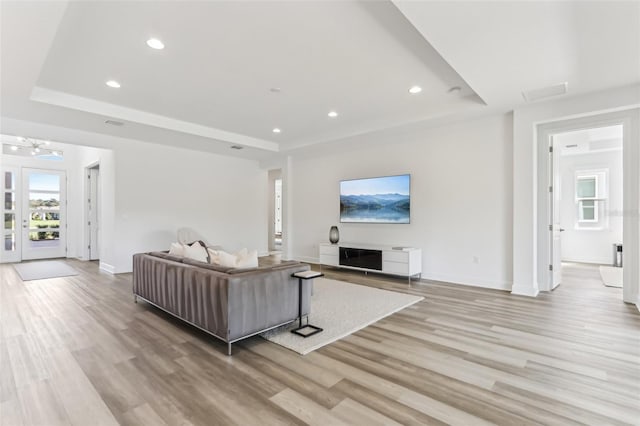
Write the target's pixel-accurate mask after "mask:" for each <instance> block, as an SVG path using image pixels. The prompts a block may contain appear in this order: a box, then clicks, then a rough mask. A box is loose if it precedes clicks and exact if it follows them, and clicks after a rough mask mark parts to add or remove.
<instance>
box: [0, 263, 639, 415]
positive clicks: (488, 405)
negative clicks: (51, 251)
mask: <svg viewBox="0 0 640 426" xmlns="http://www.w3.org/2000/svg"><path fill="white" fill-rule="evenodd" d="M68 263H69V264H71V265H72V266H73V267H74V268H76V269H78V270H79V271H80V275H78V276H74V277H67V278H56V279H50V280H41V281H31V282H22V281H21V280H20V278H19V277H18V276H17V274H16V273H15V270H14V269H13V267H12V266H11V265H0V307H1V311H0V325H1V327H2V329H1V333H0V363H1V370H0V418H1V423H2V425H22V424H35V425H58V424H74V425H103V424H107V425H110V424H123V425H165V424H166V425H189V424H193V425H216V424H240V425H273V424H317V425H334V424H360V425H376V424H445V423H448V424H459V425H465V426H466V425H480V424H489V423H495V424H501V425H506V424H510V425H527V424H547V425H553V424H562V425H568V424H577V423H585V424H592V425H605V424H640V315H639V314H638V311H637V309H636V307H635V306H632V305H627V304H624V303H623V302H622V301H621V290H620V289H614V288H607V287H604V286H603V285H602V284H601V283H600V280H599V275H598V272H597V268H593V267H585V266H580V265H569V266H567V267H566V274H565V280H564V281H565V282H564V283H563V284H562V285H561V286H560V287H559V288H558V289H557V290H555V291H554V292H553V293H550V294H543V295H541V296H540V297H538V298H537V299H530V298H524V297H518V296H511V295H510V294H508V293H506V292H501V291H492V290H484V289H479V288H473V287H464V286H456V285H448V284H443V283H422V284H417V283H413V284H412V285H411V286H410V287H409V286H408V285H407V282H406V281H405V280H401V279H397V280H396V279H389V278H385V277H381V276H372V275H369V276H368V277H365V276H364V275H362V274H359V273H349V272H337V271H334V270H327V269H325V270H324V272H325V273H326V274H327V276H328V277H330V278H335V279H342V280H345V281H350V282H356V283H361V284H365V285H370V286H376V287H382V288H387V289H391V290H395V291H400V292H409V293H412V294H417V295H421V296H424V297H425V300H424V301H422V302H420V303H418V304H415V305H413V306H411V307H410V308H407V309H405V310H403V311H401V312H399V313H397V314H394V315H392V316H390V317H388V318H386V319H384V320H381V321H379V322H377V323H376V324H374V325H372V326H369V327H367V328H365V329H363V330H361V331H360V332H357V333H355V334H353V335H351V336H349V337H347V338H344V339H342V340H340V341H339V342H336V343H334V344H331V345H329V346H326V347H324V348H322V349H320V350H317V351H315V352H313V353H311V354H309V355H307V356H304V357H303V356H300V355H298V354H296V353H293V352H290V351H288V350H286V349H284V348H281V347H279V346H277V345H274V344H271V343H268V342H266V341H263V340H261V339H260V338H252V339H249V340H247V341H245V342H244V343H240V344H237V345H234V355H233V356H232V357H227V356H226V355H225V345H224V344H222V343H220V342H218V341H216V340H215V339H213V338H210V337H208V336H207V335H205V334H204V333H202V332H199V331H197V330H195V329H193V328H191V327H189V326H185V325H183V324H182V323H180V322H178V321H176V320H174V319H172V318H170V317H168V316H167V315H166V314H163V313H161V312H160V311H158V310H157V309H154V308H152V307H151V306H149V305H147V304H145V303H139V304H137V305H136V304H134V303H133V299H132V296H131V276H130V275H129V274H125V275H119V276H115V277H114V276H111V275H108V274H104V273H101V272H99V271H98V268H97V265H96V264H95V263H94V262H79V261H68ZM354 303H357V301H354Z"/></svg>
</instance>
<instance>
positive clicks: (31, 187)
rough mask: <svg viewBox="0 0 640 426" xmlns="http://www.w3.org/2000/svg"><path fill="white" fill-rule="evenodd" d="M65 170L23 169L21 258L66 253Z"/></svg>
mask: <svg viewBox="0 0 640 426" xmlns="http://www.w3.org/2000/svg"><path fill="white" fill-rule="evenodd" d="M66 189H67V180H66V175H65V172H64V171H60V170H44V169H28V168H23V169H22V244H21V245H22V260H29V259H47V258H54V257H65V256H66V254H67V244H66V240H67V239H66V233H67V232H66V231H67V229H66V223H67V218H66Z"/></svg>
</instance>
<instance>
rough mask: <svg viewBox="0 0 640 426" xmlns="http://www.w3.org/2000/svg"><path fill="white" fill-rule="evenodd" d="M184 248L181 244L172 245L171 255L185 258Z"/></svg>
mask: <svg viewBox="0 0 640 426" xmlns="http://www.w3.org/2000/svg"><path fill="white" fill-rule="evenodd" d="M184 248H185V246H184V245H183V244H180V243H171V247H169V254H170V255H172V256H179V257H183V256H184Z"/></svg>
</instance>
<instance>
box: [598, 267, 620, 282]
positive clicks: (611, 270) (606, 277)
mask: <svg viewBox="0 0 640 426" xmlns="http://www.w3.org/2000/svg"><path fill="white" fill-rule="evenodd" d="M600 276H601V277H602V281H603V282H604V285H606V286H607V287H622V268H617V267H615V266H604V265H601V266H600Z"/></svg>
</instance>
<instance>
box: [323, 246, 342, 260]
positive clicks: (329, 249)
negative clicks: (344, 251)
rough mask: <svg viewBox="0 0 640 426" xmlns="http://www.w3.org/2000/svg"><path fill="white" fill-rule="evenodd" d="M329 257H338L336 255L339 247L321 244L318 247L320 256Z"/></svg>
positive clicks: (338, 252)
mask: <svg viewBox="0 0 640 426" xmlns="http://www.w3.org/2000/svg"><path fill="white" fill-rule="evenodd" d="M323 254H326V255H329V256H336V257H338V255H339V254H340V247H339V246H337V245H335V246H329V245H324V244H321V245H320V255H323Z"/></svg>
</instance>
